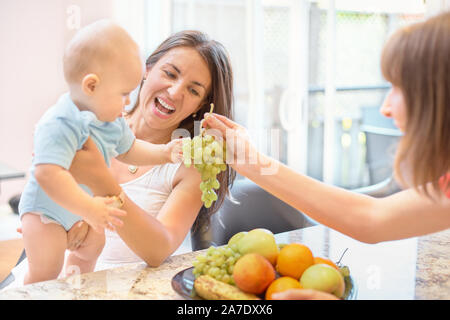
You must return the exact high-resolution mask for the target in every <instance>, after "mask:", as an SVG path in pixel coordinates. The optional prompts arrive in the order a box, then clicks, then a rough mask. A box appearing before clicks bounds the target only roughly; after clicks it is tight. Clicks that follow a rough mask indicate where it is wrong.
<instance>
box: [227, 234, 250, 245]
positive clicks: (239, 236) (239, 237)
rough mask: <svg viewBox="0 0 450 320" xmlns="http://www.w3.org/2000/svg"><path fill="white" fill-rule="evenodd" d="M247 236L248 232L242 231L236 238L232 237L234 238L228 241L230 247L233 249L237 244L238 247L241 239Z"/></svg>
mask: <svg viewBox="0 0 450 320" xmlns="http://www.w3.org/2000/svg"><path fill="white" fill-rule="evenodd" d="M246 234H247V231H241V232H238V233H236V234H235V235H234V236H232V237H231V238H230V240H228V245H229V246H230V247H231V246H232V245H233V244H236V245H237V243H238V241H239V240H241V238H242V237H243V236H244V235H246Z"/></svg>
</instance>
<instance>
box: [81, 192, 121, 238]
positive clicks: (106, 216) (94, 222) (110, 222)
mask: <svg viewBox="0 0 450 320" xmlns="http://www.w3.org/2000/svg"><path fill="white" fill-rule="evenodd" d="M114 202H115V199H114V198H104V197H94V198H93V199H92V207H91V210H89V213H88V214H87V216H86V217H85V218H84V220H85V221H86V222H87V223H88V224H89V225H90V226H91V227H92V228H93V229H94V230H95V231H96V232H98V233H101V232H102V231H103V229H105V228H106V229H108V230H111V231H115V227H116V226H117V227H121V226H123V221H122V220H120V219H119V218H116V217H124V216H126V214H127V213H126V211H123V210H120V209H118V208H115V207H114V206H113V204H114Z"/></svg>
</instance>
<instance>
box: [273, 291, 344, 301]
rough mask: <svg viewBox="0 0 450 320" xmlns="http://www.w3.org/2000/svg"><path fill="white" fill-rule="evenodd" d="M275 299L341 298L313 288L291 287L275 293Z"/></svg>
mask: <svg viewBox="0 0 450 320" xmlns="http://www.w3.org/2000/svg"><path fill="white" fill-rule="evenodd" d="M272 298H273V299H274V300H339V299H338V298H337V297H336V296H335V295H334V294H331V293H327V292H322V291H318V290H312V289H289V290H286V291H283V292H278V293H274V294H273V295H272Z"/></svg>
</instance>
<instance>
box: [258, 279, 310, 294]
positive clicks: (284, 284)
mask: <svg viewBox="0 0 450 320" xmlns="http://www.w3.org/2000/svg"><path fill="white" fill-rule="evenodd" d="M301 288H302V286H301V284H300V282H299V281H297V280H295V279H293V278H291V277H281V278H278V279H276V280H275V281H273V282H272V283H271V284H270V286H269V287H268V288H267V291H266V300H272V294H274V293H277V292H283V291H286V290H289V289H301Z"/></svg>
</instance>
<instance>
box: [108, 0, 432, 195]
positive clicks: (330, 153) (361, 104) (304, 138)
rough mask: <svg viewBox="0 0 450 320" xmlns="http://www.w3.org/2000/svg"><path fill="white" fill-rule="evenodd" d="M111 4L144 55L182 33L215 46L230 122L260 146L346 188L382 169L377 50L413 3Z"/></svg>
mask: <svg viewBox="0 0 450 320" xmlns="http://www.w3.org/2000/svg"><path fill="white" fill-rule="evenodd" d="M115 1H116V3H117V7H118V8H119V9H120V10H118V11H117V12H118V15H119V16H121V17H123V19H124V23H126V21H125V20H127V19H128V20H130V19H131V18H126V16H127V15H128V16H129V17H131V16H132V17H133V21H132V22H130V23H129V24H128V25H129V26H130V28H131V29H133V28H134V29H133V30H135V31H134V33H135V34H136V35H137V37H139V39H140V40H141V42H142V43H141V45H142V47H143V48H145V49H144V51H145V54H146V55H148V54H149V53H150V52H151V51H152V50H153V49H154V48H155V47H156V45H157V44H159V43H160V42H161V41H162V40H163V39H165V38H166V37H167V36H168V35H169V34H171V33H173V32H176V31H179V30H183V29H198V30H201V31H204V32H206V33H208V34H209V35H210V36H211V37H212V38H214V39H216V40H218V41H220V42H221V43H223V44H224V45H225V47H226V48H227V50H228V51H229V53H230V57H231V62H232V65H233V70H234V75H235V120H236V121H237V122H239V123H241V124H242V125H244V126H246V127H247V128H248V129H249V131H250V134H251V135H252V136H253V138H254V140H255V142H256V144H257V145H258V146H259V149H260V150H262V151H264V152H266V153H268V154H270V155H271V156H273V157H275V158H278V159H279V160H280V161H281V162H283V163H286V164H287V165H289V166H290V167H292V168H294V169H295V170H297V171H299V172H303V173H306V174H308V175H310V176H312V177H314V178H317V179H320V180H323V181H326V182H328V183H332V184H335V185H338V186H342V187H346V188H356V187H361V186H365V185H369V184H373V183H376V182H379V180H382V179H383V178H385V177H387V176H388V175H390V172H391V167H390V163H391V162H392V159H390V158H389V154H391V150H386V145H387V144H391V142H395V141H396V140H398V136H399V132H398V131H397V130H396V129H395V127H393V125H392V122H391V121H389V119H383V118H382V117H381V116H380V115H379V113H378V109H379V107H380V105H381V103H382V101H383V98H384V96H385V94H386V92H387V90H389V84H388V83H386V82H385V81H384V80H383V78H382V76H381V73H380V67H379V61H380V54H381V50H382V47H383V44H384V42H385V41H386V39H387V37H388V36H389V35H390V34H391V32H392V31H393V30H395V29H397V28H398V27H399V26H402V25H405V24H408V23H412V22H415V21H419V20H421V19H423V18H424V13H425V4H424V2H423V0H399V1H387V0H379V1H369V0H365V1H356V0H327V1H319V0H317V1H313V0H172V1H168V0H153V1H144V0H140V1H138V0H135V1H133V5H130V2H125V1H122V0H115ZM133 10H134V11H133ZM132 12H135V13H136V14H137V13H140V14H141V16H140V17H142V19H140V18H139V19H138V18H136V17H135V16H134V15H133V14H132ZM141 30H144V31H143V32H142V31H141ZM132 34H133V32H132ZM380 137H381V138H380ZM394 147H395V146H394ZM377 148H379V150H378V149H377ZM392 150H393V149H392Z"/></svg>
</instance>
